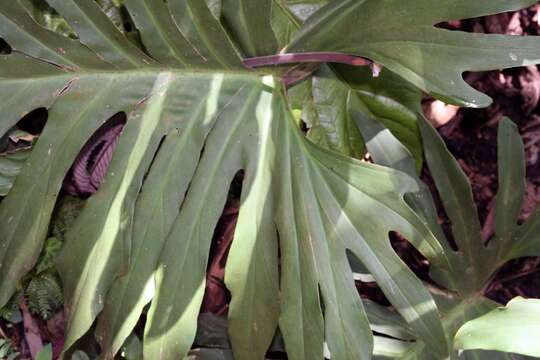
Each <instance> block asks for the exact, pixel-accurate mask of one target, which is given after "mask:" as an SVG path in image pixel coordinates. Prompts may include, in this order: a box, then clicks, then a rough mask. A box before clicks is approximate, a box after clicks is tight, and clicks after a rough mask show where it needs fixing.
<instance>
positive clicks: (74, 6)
mask: <svg viewBox="0 0 540 360" xmlns="http://www.w3.org/2000/svg"><path fill="white" fill-rule="evenodd" d="M47 3H48V5H49V6H50V7H51V8H48V9H49V10H48V11H49V14H52V15H53V17H52V18H47V17H45V18H44V19H42V18H41V17H40V16H41V15H40V14H41V13H40V11H42V10H41V8H40V7H39V6H37V5H36V2H34V1H26V0H17V1H7V2H6V1H5V2H3V3H2V4H1V5H0V37H1V38H2V39H3V40H5V42H6V43H7V44H8V45H9V47H10V50H11V51H10V52H9V51H4V52H5V54H2V55H0V97H1V98H2V99H4V100H3V101H2V103H1V104H0V110H1V112H2V119H1V120H0V135H4V133H6V132H7V131H8V130H9V129H11V128H12V127H13V126H14V125H15V124H16V123H17V121H18V120H19V119H20V118H21V116H23V115H24V114H26V113H28V112H30V111H32V110H34V109H36V108H46V109H47V111H48V120H47V123H46V126H45V128H44V129H43V132H42V134H41V135H40V137H39V140H38V141H37V143H36V144H35V146H34V148H33V150H32V153H31V155H30V157H29V159H28V160H27V161H26V163H25V166H24V167H22V169H21V172H20V174H19V175H18V177H17V179H16V181H15V184H14V186H13V188H12V189H11V190H10V192H9V194H8V196H7V197H6V198H5V199H4V200H2V202H1V203H0V305H4V304H5V303H7V302H8V300H9V298H10V297H11V296H12V295H13V294H14V293H15V291H16V290H17V287H18V286H19V287H20V283H21V280H22V279H24V277H25V275H26V274H28V273H29V272H31V271H32V269H33V268H34V266H35V265H36V263H38V261H39V256H40V253H41V252H42V247H43V244H44V241H45V240H46V239H47V238H48V235H49V228H50V221H51V217H52V214H53V212H54V209H55V208H57V206H56V205H57V204H56V203H57V199H58V196H59V194H60V192H61V189H62V186H63V184H64V179H65V178H66V176H67V175H69V174H71V173H72V172H76V171H75V170H77V169H79V170H80V169H81V166H80V165H81V163H79V162H78V159H80V157H79V156H80V154H82V155H84V156H86V155H88V156H89V157H91V155H92V154H93V152H91V153H90V154H87V153H86V152H87V149H88V147H87V144H88V141H89V140H91V139H92V138H93V134H95V133H96V131H98V129H102V126H103V124H104V123H107V122H108V120H109V119H117V118H122V119H124V120H125V126H124V127H123V129H122V131H121V132H122V133H121V135H120V136H119V138H118V139H117V144H116V143H114V144H115V149H114V155H113V156H112V160H111V162H110V164H107V166H101V165H103V164H101V163H98V164H97V165H96V163H95V162H87V163H84V162H83V163H82V165H84V168H82V170H81V171H89V170H90V168H92V169H94V168H98V169H101V170H100V171H102V172H103V173H102V175H104V180H103V182H101V183H100V184H98V185H99V186H97V187H98V190H97V192H95V193H93V192H91V194H90V195H91V196H90V197H89V199H88V200H87V201H86V202H85V203H84V205H83V207H82V211H81V213H80V215H79V216H75V217H74V218H76V220H74V222H73V224H72V226H69V227H68V228H69V229H68V230H67V232H66V233H65V234H62V236H64V237H61V236H60V235H57V234H55V235H54V236H55V237H56V238H57V239H58V240H60V241H63V242H64V244H63V248H62V251H61V254H60V256H59V258H58V261H57V265H58V266H57V268H58V270H59V274H60V276H61V277H62V283H63V286H64V295H65V311H66V317H67V319H66V321H67V324H66V339H65V350H71V349H73V347H76V343H77V340H78V339H80V338H81V337H82V336H83V335H85V334H86V333H88V331H89V330H91V329H94V334H95V337H96V339H97V341H98V342H99V345H100V346H101V349H102V358H104V359H113V358H114V356H115V355H116V354H117V353H118V352H119V351H120V349H121V348H122V346H123V344H124V342H125V341H126V339H127V338H128V336H129V335H130V334H131V333H132V330H133V329H134V327H135V325H136V324H137V323H138V321H139V319H140V317H141V314H142V313H143V310H144V309H145V307H146V306H149V311H148V313H147V314H146V317H145V319H146V322H145V324H144V325H145V329H144V338H143V339H142V351H143V356H144V358H145V359H158V358H159V359H179V358H183V357H184V356H186V355H187V354H188V352H189V350H190V349H191V347H192V345H193V341H194V339H195V336H196V331H197V319H198V315H199V310H200V306H201V302H202V299H203V292H204V284H205V275H206V274H205V272H206V267H207V259H208V253H209V249H210V244H211V240H212V235H213V232H214V228H215V226H216V224H217V222H218V219H219V217H220V215H221V211H222V209H223V207H224V205H225V202H226V200H227V192H228V190H229V187H230V185H231V183H232V182H233V179H234V178H235V176H236V174H237V173H238V172H239V171H243V173H244V180H243V185H242V194H241V201H240V202H241V204H240V210H239V217H238V224H237V226H236V231H235V236H234V240H233V244H232V248H231V249H230V252H229V256H228V260H227V265H226V269H225V272H226V275H225V285H226V286H227V288H228V289H229V290H230V292H231V296H232V298H231V303H230V307H229V313H228V335H229V340H230V343H231V348H232V353H233V355H234V358H235V359H237V360H253V359H263V358H264V356H265V354H266V352H267V350H268V348H269V347H270V344H271V342H272V339H273V338H274V335H275V334H276V332H277V329H279V330H280V332H281V333H282V335H283V340H284V345H285V350H286V352H287V356H288V358H289V359H292V360H307V359H309V360H311V359H323V358H324V356H325V354H326V355H328V354H329V356H331V358H332V360H358V359H361V360H364V359H370V358H372V356H374V355H375V356H378V357H381V356H382V357H387V358H401V359H415V358H416V359H446V358H448V357H451V358H455V357H457V356H458V355H457V353H456V352H455V351H454V350H453V348H454V346H453V342H452V339H453V337H454V335H455V333H456V331H457V329H458V328H459V327H460V326H461V325H462V324H463V323H464V322H465V321H467V320H469V319H471V318H473V317H477V316H480V315H483V314H485V313H486V312H488V311H490V310H491V309H493V308H494V307H495V306H496V304H494V303H493V302H491V301H489V300H488V299H486V298H484V297H483V294H482V289H483V287H484V286H485V284H486V282H487V281H488V280H489V278H490V276H491V275H492V274H493V273H494V272H495V271H496V270H497V269H498V268H499V267H500V266H501V265H502V264H503V263H504V262H505V261H507V260H509V259H511V258H515V257H519V256H525V255H538V249H540V247H539V246H538V243H539V241H538V239H537V235H536V234H537V233H538V231H537V225H536V224H537V222H538V220H537V219H538V215H535V216H534V217H533V218H532V219H531V220H529V221H528V222H527V223H526V224H525V225H522V226H518V225H517V222H516V218H517V212H518V210H519V207H520V206H521V201H522V198H523V191H522V190H523V186H522V185H523V184H522V182H523V173H524V166H523V161H522V149H521V145H520V143H521V142H520V139H519V136H518V134H517V132H516V130H515V127H513V126H512V124H511V122H509V121H504V122H502V123H501V127H500V135H499V139H500V145H499V149H500V156H499V161H500V164H499V166H500V169H501V171H502V172H503V175H504V176H501V178H500V184H499V187H500V190H499V195H498V200H497V201H498V205H497V214H496V220H497V227H496V237H495V238H494V239H493V240H492V241H491V242H490V243H489V244H488V246H485V244H483V243H482V242H481V240H480V236H479V225H478V218H477V214H476V209H475V207H474V202H473V199H472V194H471V191H470V185H469V183H468V182H467V179H466V177H465V176H464V175H463V173H462V172H461V170H460V168H459V166H458V164H457V162H456V161H455V159H453V158H452V156H451V155H450V153H449V152H448V151H447V149H446V148H445V146H444V143H443V142H442V140H441V139H440V137H439V136H438V135H437V133H436V131H435V130H434V129H433V128H431V127H430V125H429V124H428V123H426V122H425V119H424V118H423V116H422V114H421V110H420V102H421V99H422V92H423V91H424V92H427V93H429V94H430V95H433V96H435V97H437V98H439V99H443V100H445V101H447V102H450V103H454V104H458V105H462V106H469V107H481V106H487V105H489V103H490V99H489V98H488V97H487V96H485V95H484V94H481V93H479V92H478V91H476V90H474V89H473V88H471V87H470V86H469V85H467V84H466V83H465V81H464V80H463V78H462V73H463V72H465V71H483V70H490V69H500V68H508V67H515V66H525V65H530V64H538V63H540V38H539V37H534V36H527V37H509V36H502V35H485V34H469V33H463V32H456V31H450V30H445V29H441V28H438V27H436V25H437V24H438V23H440V22H443V21H447V20H455V19H462V18H471V17H475V16H482V15H487V14H495V13H499V12H505V11H511V10H516V9H520V8H523V7H525V6H528V5H532V4H534V3H536V1H532V0H477V1H474V2H471V1H470V0H440V1H437V3H436V4H435V3H434V2H433V1H432V0H408V1H402V0H387V1H379V0H365V1H359V0H335V1H325V0H305V1H302V0H300V1H298V0H256V1H252V0H221V1H215V0H206V1H202V0H167V1H154V0H125V1H121V2H115V3H113V4H112V8H111V3H110V2H106V1H100V2H96V1H94V0H48V1H47ZM107 4H108V5H107ZM107 6H108V7H109V10H115V11H106V9H107ZM104 10H105V11H104ZM116 10H118V11H116ZM118 14H120V15H121V16H125V17H123V18H122V19H121V20H119V18H118V17H117V15H118ZM122 14H123V15H122ZM126 15H128V16H126ZM49 20H53V21H52V22H51V21H49ZM128 24H129V26H128ZM128 28H129V29H128ZM128 30H129V31H128ZM338 63H340V64H338ZM363 65H366V66H363ZM367 65H369V67H368V66H367ZM381 69H382V70H381ZM306 133H307V136H306ZM91 145H92V144H91ZM113 148H114V147H112V148H110V149H109V148H107V149H106V150H110V151H111V153H112V150H113ZM366 149H367V151H368V152H369V154H370V155H371V157H372V158H373V160H374V161H375V162H376V163H377V164H378V165H374V164H369V163H366V162H363V161H361V158H362V157H363V155H364V154H365V151H366ZM424 158H425V160H426V163H427V165H428V166H429V168H430V170H431V172H432V174H433V175H434V179H435V182H436V185H437V188H438V191H439V194H440V196H441V198H442V199H443V203H444V205H445V208H446V212H447V214H448V216H449V218H450V220H451V221H452V225H453V233H454V238H455V239H456V243H457V246H458V247H459V250H458V251H454V250H453V249H452V248H451V246H450V245H449V243H448V241H447V240H446V239H445V237H444V234H443V233H442V231H441V229H440V227H439V226H438V224H437V222H436V218H435V216H436V214H435V212H434V206H433V202H432V200H431V195H430V194H429V192H428V191H427V190H426V187H425V186H424V185H423V184H422V183H421V182H420V181H419V179H418V176H417V170H418V169H419V167H420V166H421V165H422V160H423V159H424ZM90 163H91V164H90ZM70 169H71V170H70ZM73 169H75V170H73ZM36 179H37V180H36ZM390 232H399V233H400V234H401V235H403V236H404V237H405V238H407V239H408V240H409V241H410V242H411V243H412V244H413V245H414V246H415V247H416V248H417V249H418V250H419V251H420V252H421V253H422V254H423V255H424V256H425V257H426V258H427V259H428V261H429V262H430V265H431V276H432V280H433V284H425V283H423V282H422V281H420V280H419V279H418V278H417V277H416V276H415V274H414V273H413V272H412V271H411V270H410V269H409V268H408V267H407V266H406V265H405V264H404V263H403V261H402V260H401V259H400V258H399V256H398V255H397V254H396V253H395V252H394V250H393V249H392V247H391V245H390V242H389V238H388V237H389V233H390ZM53 245H54V244H53ZM55 249H56V247H55ZM44 254H45V256H44V257H47V258H48V259H49V260H50V259H52V257H50V256H48V255H46V254H48V251H47V249H46V250H45V252H44ZM351 259H354V260H355V262H356V264H357V265H358V264H360V265H361V266H360V267H359V268H360V270H358V269H356V267H355V268H354V269H353V268H352V267H351V263H350V260H351ZM43 261H44V263H45V264H46V265H43V263H41V262H40V263H39V264H41V266H44V267H45V268H48V266H49V265H50V264H51V262H50V261H45V260H43ZM38 268H39V271H40V274H44V273H47V271H45V272H43V271H42V270H43V269H42V268H41V267H40V266H39V265H38ZM357 271H362V272H365V273H368V274H369V275H370V276H371V277H372V278H373V279H374V280H375V281H376V282H377V283H378V285H379V287H380V288H381V289H382V291H383V292H384V294H385V295H386V297H387V298H388V300H389V301H390V302H391V303H392V305H393V307H394V309H395V311H394V310H390V309H387V308H383V307H381V306H377V305H375V304H372V303H370V302H367V301H362V300H361V299H360V298H359V296H358V293H357V289H356V287H355V284H354V278H355V272H357ZM34 275H35V273H34ZM37 275H38V276H41V275H39V274H37ZM47 276H49V275H47ZM40 281H41V283H40V285H39V286H37V289H38V290H40V289H44V288H45V287H46V288H47V293H48V295H47V296H46V297H42V298H41V299H46V300H45V302H46V303H47V304H49V305H50V304H54V301H55V299H56V297H55V296H53V297H52V298H51V297H49V295H50V293H52V294H57V292H56V291H57V290H58V289H57V288H56V287H55V286H51V283H50V282H49V281H43V280H40ZM46 284H48V285H46ZM36 293H37V294H40V293H41V291H36ZM39 300H40V298H38V299H37V302H36V303H37V306H38V310H40V311H41V310H43V309H45V308H47V307H43V306H42V307H41V308H39V306H40V305H39V304H40V301H39ZM247 339H249V341H247ZM325 345H326V346H327V350H328V351H326V352H325ZM473 356H475V357H476V358H485V354H484V355H483V354H482V353H479V352H475V353H473ZM486 359H487V358H486Z"/></svg>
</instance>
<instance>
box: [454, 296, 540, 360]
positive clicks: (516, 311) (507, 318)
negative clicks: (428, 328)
mask: <svg viewBox="0 0 540 360" xmlns="http://www.w3.org/2000/svg"><path fill="white" fill-rule="evenodd" d="M539 330H540V300H537V299H523V298H520V297H518V298H515V299H513V300H511V301H510V302H509V303H508V305H507V306H506V307H499V308H497V309H495V310H493V311H491V312H489V313H488V314H486V315H483V316H481V317H479V318H477V319H474V320H471V321H469V322H467V323H466V324H465V325H463V326H462V327H461V328H460V329H459V331H458V332H457V334H456V338H455V341H454V346H455V347H456V349H466V350H467V349H485V350H498V351H504V352H513V353H519V354H524V355H530V356H536V357H540V344H539V343H538V341H537V340H538V339H537V334H538V331H539Z"/></svg>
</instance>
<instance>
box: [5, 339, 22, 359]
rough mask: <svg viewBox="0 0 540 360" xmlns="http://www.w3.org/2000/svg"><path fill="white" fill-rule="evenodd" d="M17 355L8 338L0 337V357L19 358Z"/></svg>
mask: <svg viewBox="0 0 540 360" xmlns="http://www.w3.org/2000/svg"><path fill="white" fill-rule="evenodd" d="M19 355H20V354H19V352H17V350H16V349H15V348H14V347H13V344H12V343H11V341H10V340H9V339H2V338H0V359H3V360H15V359H18V358H19Z"/></svg>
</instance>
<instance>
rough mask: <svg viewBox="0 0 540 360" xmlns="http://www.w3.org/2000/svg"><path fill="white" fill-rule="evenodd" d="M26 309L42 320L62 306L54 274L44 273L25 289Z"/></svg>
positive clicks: (62, 298)
mask: <svg viewBox="0 0 540 360" xmlns="http://www.w3.org/2000/svg"><path fill="white" fill-rule="evenodd" d="M26 298H27V301H28V308H29V309H30V311H31V312H32V313H34V314H39V315H40V316H41V317H42V318H43V319H44V320H47V319H49V318H50V317H51V315H52V314H54V312H55V311H56V310H58V309H60V308H61V307H62V306H63V303H64V297H63V294H62V288H61V286H60V283H59V280H58V278H57V277H56V275H54V274H50V273H44V274H40V275H38V276H36V277H35V278H33V279H32V280H30V283H29V284H28V287H27V288H26Z"/></svg>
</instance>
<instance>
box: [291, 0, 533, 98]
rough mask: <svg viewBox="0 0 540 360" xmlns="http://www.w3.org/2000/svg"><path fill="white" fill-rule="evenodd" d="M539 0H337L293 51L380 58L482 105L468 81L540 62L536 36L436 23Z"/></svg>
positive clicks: (421, 83)
mask: <svg viewBox="0 0 540 360" xmlns="http://www.w3.org/2000/svg"><path fill="white" fill-rule="evenodd" d="M535 3H536V1H535V0H479V1H474V2H472V1H469V0H444V1H437V2H436V3H434V2H433V1H431V0H415V1H401V0H389V1H378V0H335V1H331V2H330V3H329V4H328V5H326V6H325V7H323V8H322V9H320V11H318V12H317V13H316V14H314V15H313V16H311V17H309V18H308V20H307V21H306V22H305V23H304V26H303V27H302V29H300V31H299V32H298V33H297V34H296V36H295V38H294V40H293V41H292V42H291V43H290V44H289V45H288V46H287V48H286V51H287V52H313V51H335V52H344V53H350V54H354V55H359V56H364V57H367V58H369V59H372V60H373V61H376V62H377V63H380V64H382V65H384V66H385V67H387V68H388V69H390V70H391V71H393V72H395V73H397V74H399V75H400V76H402V77H403V78H405V79H407V80H408V81H410V82H412V83H413V84H415V85H416V86H418V87H419V88H421V89H422V90H425V91H427V92H428V93H430V94H432V95H434V96H438V97H440V98H442V99H445V100H447V101H450V102H453V103H457V104H462V105H467V106H472V107H482V106H486V105H489V103H490V99H489V97H487V96H486V95H484V94H481V93H479V92H478V91H476V90H474V89H473V88H471V87H470V86H469V85H467V83H466V82H465V81H464V80H463V78H462V73H463V72H465V71H484V70H491V69H500V68H507V67H516V66H523V65H527V64H536V63H539V62H540V50H539V49H540V40H538V38H537V37H530V36H528V37H509V36H503V35H485V34H472V33H471V34H468V33H463V32H458V31H450V30H445V29H440V28H436V27H435V26H434V25H436V24H437V23H440V22H442V21H446V20H457V19H463V18H471V17H477V16H483V15H489V14H495V13H499V12H504V11H511V10H516V9H520V8H523V7H526V6H529V5H532V4H535Z"/></svg>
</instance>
